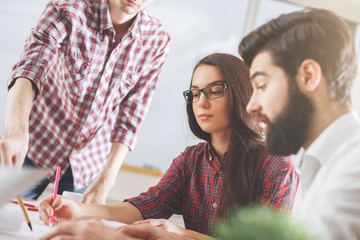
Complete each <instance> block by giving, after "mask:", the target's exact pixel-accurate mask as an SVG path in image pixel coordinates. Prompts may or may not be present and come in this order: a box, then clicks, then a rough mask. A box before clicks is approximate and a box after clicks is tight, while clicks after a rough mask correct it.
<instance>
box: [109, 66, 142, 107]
mask: <svg viewBox="0 0 360 240" xmlns="http://www.w3.org/2000/svg"><path fill="white" fill-rule="evenodd" d="M138 80H139V74H138V73H137V72H135V71H129V70H125V71H122V73H121V75H120V77H119V81H117V82H116V86H115V87H114V92H113V95H112V96H113V97H112V103H113V107H112V109H113V111H116V109H119V107H120V104H121V103H122V101H123V100H124V98H126V97H127V96H128V94H132V93H130V92H131V90H132V89H133V88H134V87H135V85H136V83H137V82H138ZM129 97H130V96H129Z"/></svg>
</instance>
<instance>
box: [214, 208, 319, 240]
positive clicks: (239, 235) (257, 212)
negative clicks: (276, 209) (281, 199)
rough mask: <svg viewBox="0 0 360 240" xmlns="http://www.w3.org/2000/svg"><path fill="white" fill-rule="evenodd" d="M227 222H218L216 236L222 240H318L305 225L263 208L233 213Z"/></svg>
mask: <svg viewBox="0 0 360 240" xmlns="http://www.w3.org/2000/svg"><path fill="white" fill-rule="evenodd" d="M231 212H232V213H233V214H231V216H230V217H229V219H228V221H227V222H218V224H217V226H216V228H215V235H216V237H217V238H218V239H221V240H233V239H244V240H265V239H266V240H268V239H274V240H289V239H291V240H318V239H319V238H317V237H315V236H312V235H310V234H309V233H308V232H307V231H306V229H305V227H304V225H303V224H301V223H299V222H294V221H290V220H289V218H288V217H285V216H279V215H275V214H274V213H273V212H271V211H269V210H266V209H265V208H262V207H255V208H242V209H239V210H236V211H231Z"/></svg>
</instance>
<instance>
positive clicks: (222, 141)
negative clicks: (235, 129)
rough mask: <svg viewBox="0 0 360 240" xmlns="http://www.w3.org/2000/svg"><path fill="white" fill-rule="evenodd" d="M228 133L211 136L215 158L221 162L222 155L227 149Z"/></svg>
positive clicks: (228, 142)
mask: <svg viewBox="0 0 360 240" xmlns="http://www.w3.org/2000/svg"><path fill="white" fill-rule="evenodd" d="M229 144H230V132H228V133H214V134H211V145H212V147H213V149H214V150H215V153H216V155H217V157H218V158H219V159H220V160H222V159H223V157H224V154H225V153H226V152H227V150H228V149H229Z"/></svg>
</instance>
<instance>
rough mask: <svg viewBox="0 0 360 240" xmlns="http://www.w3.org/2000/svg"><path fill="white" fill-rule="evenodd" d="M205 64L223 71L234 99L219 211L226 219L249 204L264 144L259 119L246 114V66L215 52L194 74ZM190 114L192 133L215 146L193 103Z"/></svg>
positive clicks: (230, 112) (247, 80)
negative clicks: (258, 159) (254, 176)
mask: <svg viewBox="0 0 360 240" xmlns="http://www.w3.org/2000/svg"><path fill="white" fill-rule="evenodd" d="M201 65H211V66H215V67H216V68H217V69H218V70H219V72H220V73H221V75H222V77H223V81H224V82H225V83H226V84H227V86H228V88H227V89H226V91H229V97H230V101H229V102H230V106H229V113H228V114H229V118H230V129H231V137H230V143H229V148H228V150H227V152H226V154H225V156H224V161H223V162H224V164H223V166H222V168H223V176H224V180H223V185H222V190H221V196H220V202H219V208H218V212H217V217H220V218H226V217H227V216H228V213H229V208H230V207H232V206H237V207H241V206H247V205H249V201H250V191H251V182H252V179H253V175H254V168H255V167H256V162H257V157H258V154H259V149H260V148H261V147H262V145H263V144H262V141H261V137H260V134H259V127H258V124H257V123H256V120H255V118H254V117H253V116H252V115H250V114H248V113H247V112H246V105H247V103H248V101H249V100H250V97H251V94H252V87H251V84H250V79H249V78H250V73H249V69H248V67H246V65H245V63H244V62H243V61H242V60H240V59H239V58H237V57H235V56H233V55H229V54H221V53H214V54H212V55H209V56H207V57H205V58H203V59H201V60H200V61H199V62H198V64H197V65H196V66H195V68H194V72H195V70H196V69H197V68H198V67H199V66H201ZM194 72H193V73H194ZM186 111H187V114H188V121H189V125H190V129H191V131H192V132H193V133H194V134H195V136H197V137H199V138H201V139H203V140H206V141H208V142H210V143H211V136H210V134H209V133H206V132H204V131H203V130H202V129H201V128H200V126H199V125H198V123H197V121H196V118H195V115H194V111H193V106H192V104H187V106H186Z"/></svg>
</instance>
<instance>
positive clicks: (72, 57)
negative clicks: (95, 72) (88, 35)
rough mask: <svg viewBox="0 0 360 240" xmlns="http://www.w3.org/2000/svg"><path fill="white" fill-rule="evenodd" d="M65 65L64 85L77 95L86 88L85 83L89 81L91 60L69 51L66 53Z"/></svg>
mask: <svg viewBox="0 0 360 240" xmlns="http://www.w3.org/2000/svg"><path fill="white" fill-rule="evenodd" d="M66 65H67V66H66V67H67V70H68V74H67V75H68V77H67V78H66V80H65V87H66V88H68V89H69V91H70V92H71V93H72V94H74V95H75V96H76V95H79V94H80V93H81V92H83V90H84V89H85V88H86V85H87V84H86V83H87V82H89V81H91V78H90V68H91V61H90V60H87V59H84V58H83V57H82V56H81V55H76V54H74V53H73V52H71V51H70V52H68V54H67V61H66Z"/></svg>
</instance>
